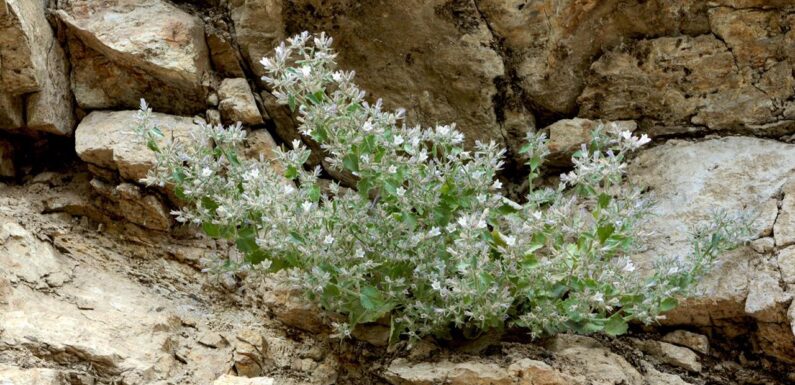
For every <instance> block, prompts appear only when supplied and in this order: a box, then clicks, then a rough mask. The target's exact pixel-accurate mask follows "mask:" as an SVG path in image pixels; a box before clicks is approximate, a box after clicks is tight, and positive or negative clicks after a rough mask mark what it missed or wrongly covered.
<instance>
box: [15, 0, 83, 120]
mask: <svg viewBox="0 0 795 385" xmlns="http://www.w3.org/2000/svg"><path fill="white" fill-rule="evenodd" d="M3 6H4V7H7V12H4V13H0V62H2V63H3V65H2V67H0V85H2V91H0V109H5V107H9V106H10V107H13V109H12V110H10V111H6V112H3V113H0V128H6V129H20V128H22V127H23V126H24V127H26V128H27V130H33V131H44V132H49V133H53V134H58V135H69V134H71V133H72V129H73V128H74V124H75V120H74V114H73V111H72V108H73V106H72V95H71V92H70V90H69V77H68V63H67V61H66V56H65V55H64V51H63V49H62V48H61V46H60V45H59V44H58V42H57V41H56V39H55V35H54V34H53V31H52V29H51V28H50V24H49V23H48V22H47V18H46V14H45V2H44V1H41V0H4V1H3ZM23 94H24V95H25V99H26V102H25V106H26V107H25V109H26V111H25V116H26V117H27V121H26V122H22V121H21V120H22V119H21V116H20V112H21V100H20V99H19V97H20V96H21V95H23ZM9 99H10V100H9ZM14 99H16V100H14ZM4 115H6V116H5V117H4Z"/></svg>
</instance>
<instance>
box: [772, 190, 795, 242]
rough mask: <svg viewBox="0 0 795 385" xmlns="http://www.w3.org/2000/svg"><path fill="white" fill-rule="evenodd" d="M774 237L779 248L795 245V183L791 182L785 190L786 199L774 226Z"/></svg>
mask: <svg viewBox="0 0 795 385" xmlns="http://www.w3.org/2000/svg"><path fill="white" fill-rule="evenodd" d="M773 237H774V238H775V239H776V246H778V247H784V246H789V245H791V244H793V243H795V182H790V183H789V184H788V186H787V187H786V188H785V189H784V199H783V200H782V201H781V209H780V210H779V213H778V218H777V219H776V223H775V225H774V226H773Z"/></svg>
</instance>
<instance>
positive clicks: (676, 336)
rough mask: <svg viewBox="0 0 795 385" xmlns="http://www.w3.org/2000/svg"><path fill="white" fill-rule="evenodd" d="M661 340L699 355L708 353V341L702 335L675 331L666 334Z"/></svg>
mask: <svg viewBox="0 0 795 385" xmlns="http://www.w3.org/2000/svg"><path fill="white" fill-rule="evenodd" d="M662 340H663V341H664V342H668V343H671V344H674V345H679V346H684V347H687V348H690V349H692V350H695V351H696V352H699V353H701V354H707V353H709V340H708V339H707V336H705V335H703V334H697V333H693V332H689V331H687V330H675V331H672V332H670V333H668V334H666V335H665V336H664V337H663V338H662Z"/></svg>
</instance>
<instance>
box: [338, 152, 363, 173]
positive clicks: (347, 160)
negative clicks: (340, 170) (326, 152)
mask: <svg viewBox="0 0 795 385" xmlns="http://www.w3.org/2000/svg"><path fill="white" fill-rule="evenodd" d="M342 165H343V166H345V168H346V169H347V170H348V171H353V172H358V171H359V157H358V156H356V155H355V154H348V155H345V157H344V158H342Z"/></svg>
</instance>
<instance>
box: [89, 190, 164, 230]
mask: <svg viewBox="0 0 795 385" xmlns="http://www.w3.org/2000/svg"><path fill="white" fill-rule="evenodd" d="M91 187H93V188H94V191H96V192H97V193H99V194H100V195H102V196H103V197H105V198H106V199H108V200H110V201H111V202H113V205H112V206H108V205H106V206H104V207H103V208H104V209H105V210H106V211H110V214H111V215H114V216H118V217H122V218H124V219H126V220H127V221H129V222H132V223H135V224H136V225H139V226H142V227H145V228H147V229H151V230H157V231H168V230H169V229H170V228H171V224H172V222H173V221H172V219H171V214H169V209H168V207H167V206H166V205H165V204H164V203H163V201H162V200H161V199H160V198H158V197H157V196H155V195H152V194H146V193H144V192H143V191H142V190H141V188H140V187H138V186H136V185H133V184H130V183H122V184H119V185H118V186H111V185H108V184H107V183H104V182H102V181H100V180H99V179H96V178H94V179H92V180H91Z"/></svg>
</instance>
